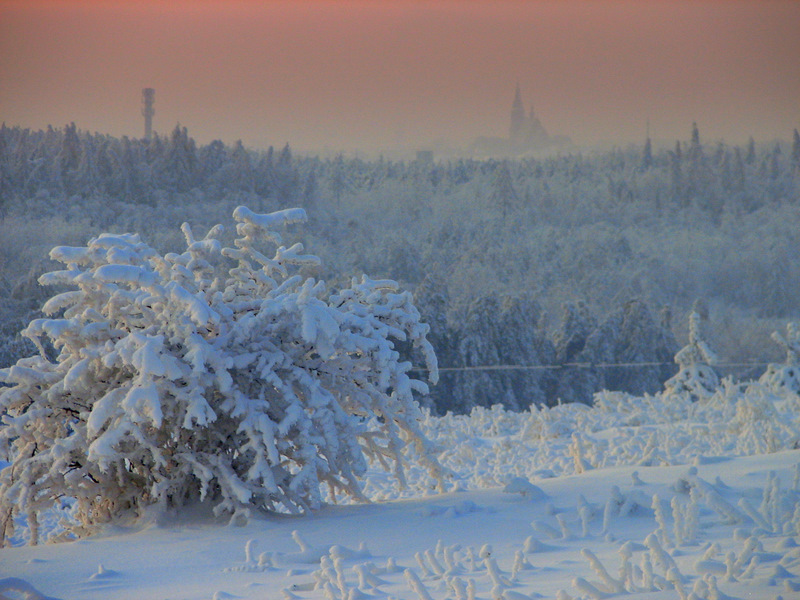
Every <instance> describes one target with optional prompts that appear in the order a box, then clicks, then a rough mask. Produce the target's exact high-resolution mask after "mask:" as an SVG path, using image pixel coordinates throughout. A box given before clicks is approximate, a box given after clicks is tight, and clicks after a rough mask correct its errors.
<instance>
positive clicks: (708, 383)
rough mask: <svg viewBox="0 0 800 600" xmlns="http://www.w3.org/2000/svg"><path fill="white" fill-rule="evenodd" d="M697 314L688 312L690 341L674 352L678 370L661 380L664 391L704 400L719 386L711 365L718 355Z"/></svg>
mask: <svg viewBox="0 0 800 600" xmlns="http://www.w3.org/2000/svg"><path fill="white" fill-rule="evenodd" d="M700 323H701V321H700V315H699V314H698V313H697V312H696V311H692V313H691V314H689V343H688V344H687V345H686V346H684V347H683V348H681V350H680V351H679V352H678V353H677V354H676V355H675V362H676V363H678V367H679V370H678V373H677V374H676V375H675V376H674V377H672V378H671V379H668V380H667V381H665V382H664V389H665V392H666V393H667V394H676V395H677V394H685V395H687V396H688V397H689V398H691V399H692V400H707V399H708V398H710V397H711V396H713V395H714V392H715V391H716V390H717V388H718V387H719V377H718V376H717V374H716V372H715V371H714V369H713V368H712V367H711V365H713V364H714V363H716V362H717V355H716V353H715V352H714V351H713V350H712V349H711V347H710V346H709V345H708V343H707V342H706V340H705V338H704V337H703V334H702V330H701V327H700Z"/></svg>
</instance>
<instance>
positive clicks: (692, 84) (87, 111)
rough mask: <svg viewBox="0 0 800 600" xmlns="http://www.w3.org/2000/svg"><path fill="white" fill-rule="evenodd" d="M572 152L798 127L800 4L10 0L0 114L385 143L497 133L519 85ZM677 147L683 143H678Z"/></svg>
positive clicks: (308, 141)
mask: <svg viewBox="0 0 800 600" xmlns="http://www.w3.org/2000/svg"><path fill="white" fill-rule="evenodd" d="M517 84H519V86H520V89H521V91H522V95H523V100H524V101H525V103H526V105H527V106H528V107H530V106H533V108H534V110H535V112H536V114H537V116H538V117H539V118H540V119H541V121H542V123H543V124H544V126H545V127H546V128H547V130H548V132H549V133H551V134H554V135H565V136H569V137H570V138H572V140H573V141H574V142H575V143H577V144H581V145H593V144H598V143H609V144H615V145H623V144H626V143H629V142H640V141H641V140H643V138H644V135H645V127H646V123H647V122H648V121H649V124H650V131H651V135H652V136H653V137H654V138H656V139H660V140H663V141H665V142H668V141H669V140H673V141H674V140H675V139H687V138H688V137H689V132H690V130H691V123H692V122H693V121H696V122H697V123H698V126H699V127H700V131H701V135H702V136H703V139H704V140H705V141H710V140H714V139H725V140H726V141H729V142H731V143H741V142H743V141H744V140H746V139H747V138H748V137H749V136H751V135H752V136H754V137H755V138H756V139H757V140H770V139H774V138H782V139H789V138H790V136H791V133H792V130H793V129H794V128H798V127H800V2H797V1H781V0H766V1H755V0H752V1H750V0H715V1H710V0H700V1H696V2H691V1H689V0H669V1H668V0H650V1H647V2H642V1H638V2H637V1H633V0H562V1H555V0H552V1H530V2H524V1H521V0H518V1H510V0H495V1H488V0H480V1H479V0H466V1H456V0H440V1H437V2H432V1H424V0H373V1H371V2H368V1H365V0H360V1H357V0H348V1H331V0H329V1H322V0H302V1H294V2H292V1H289V0H273V1H267V2H256V1H252V0H230V1H225V2H223V1H221V0H172V1H170V2H156V1H153V0H142V1H139V2H132V1H123V0H109V1H106V2H101V1H99V0H82V1H77V0H0V120H1V121H4V122H5V123H6V124H7V125H12V126H13V125H20V126H23V127H31V128H35V129H39V128H44V127H46V126H47V125H48V124H51V125H53V126H55V127H63V126H64V125H65V124H67V123H69V122H73V121H74V122H75V123H76V125H77V126H78V127H79V128H80V129H85V130H89V131H100V132H104V133H110V134H113V135H129V136H133V137H140V136H141V135H143V127H144V125H143V117H142V116H141V89H142V88H144V87H153V88H155V89H156V103H155V109H156V115H155V119H154V129H155V130H156V131H157V132H159V133H161V134H164V133H169V131H171V130H172V129H173V128H174V127H175V125H176V124H178V123H180V124H181V125H182V126H185V127H187V128H188V130H189V133H190V134H191V135H192V136H193V137H195V138H196V139H197V140H198V141H200V142H201V143H207V142H209V141H211V140H212V139H221V140H223V141H225V142H227V143H232V142H234V141H236V140H238V139H241V140H242V141H243V142H244V143H245V144H246V145H248V146H251V147H256V148H265V147H267V146H269V145H275V146H280V145H283V144H284V143H285V142H289V143H290V144H291V145H292V147H294V148H297V149H300V150H305V151H317V150H324V149H329V150H334V151H335V150H357V149H362V150H366V151H384V150H391V149H392V148H398V147H399V148H405V149H412V148H415V147H417V148H418V147H425V146H429V145H431V144H433V143H436V142H438V141H444V142H446V143H449V144H451V145H453V146H456V147H463V146H465V145H466V144H468V143H469V141H470V140H471V139H473V138H475V137H477V136H482V135H485V136H505V135H506V134H507V131H508V119H509V110H510V106H511V100H512V98H513V93H514V88H515V86H516V85H517ZM673 143H674V142H673Z"/></svg>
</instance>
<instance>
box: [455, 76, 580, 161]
mask: <svg viewBox="0 0 800 600" xmlns="http://www.w3.org/2000/svg"><path fill="white" fill-rule="evenodd" d="M570 143H571V142H570V140H569V138H566V137H564V136H556V137H551V136H550V135H549V134H548V133H547V130H546V129H545V128H544V125H542V122H541V121H540V120H539V118H538V117H537V116H536V113H535V112H534V110H533V107H531V109H530V111H529V112H528V114H527V115H526V114H525V105H524V104H523V102H522V93H521V92H520V89H519V85H517V87H516V90H515V91H514V101H513V102H512V104H511V118H510V122H509V127H508V137H507V138H501V137H488V136H483V137H480V138H478V139H476V140H475V141H474V142H473V143H472V145H471V147H470V151H471V154H473V155H476V156H489V157H515V156H524V155H533V154H539V153H542V152H545V151H548V150H553V149H557V148H564V147H567V146H569V145H570Z"/></svg>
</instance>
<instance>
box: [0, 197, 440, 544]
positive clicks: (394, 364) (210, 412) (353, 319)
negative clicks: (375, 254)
mask: <svg viewBox="0 0 800 600" xmlns="http://www.w3.org/2000/svg"><path fill="white" fill-rule="evenodd" d="M234 218H235V220H236V221H237V226H236V231H237V238H236V240H235V241H234V244H233V246H232V247H224V246H223V243H222V242H221V241H220V235H221V231H222V227H221V226H216V227H214V228H212V229H211V231H210V232H209V233H208V235H206V236H205V237H204V238H202V239H200V238H196V237H195V236H194V234H193V232H192V230H191V228H190V227H189V226H188V225H187V224H184V225H183V227H182V230H183V233H184V236H185V238H186V243H187V249H186V251H185V252H183V253H182V254H176V253H169V254H166V255H163V256H162V255H160V254H159V253H157V252H156V251H155V250H153V249H152V248H151V247H150V246H149V245H147V244H146V243H144V242H143V241H142V240H141V239H140V237H139V235H136V234H121V235H113V234H103V235H100V236H99V237H97V238H94V239H92V240H91V241H90V242H89V243H88V245H87V246H86V247H63V246H62V247H56V248H54V249H53V250H52V252H51V254H50V256H51V258H52V259H54V260H56V261H59V262H61V263H64V264H65V265H66V268H65V269H63V270H58V271H53V272H50V273H46V274H45V275H43V276H42V277H41V278H40V282H41V283H42V284H44V285H59V286H69V287H74V288H77V289H71V290H70V291H66V292H63V293H60V294H58V295H56V296H54V297H53V298H51V299H50V300H48V301H47V302H46V304H45V306H44V307H43V311H44V313H45V315H49V317H50V318H42V319H36V320H34V321H32V322H31V323H30V324H29V325H28V327H27V328H26V329H25V331H24V335H25V336H27V337H28V338H30V339H31V340H32V341H33V342H34V343H35V344H36V345H37V347H38V348H39V350H40V354H39V355H36V356H33V357H30V358H25V359H21V360H19V361H18V362H17V363H16V364H15V365H14V366H12V367H10V368H8V369H4V370H2V371H0V379H2V380H3V381H5V382H6V383H8V384H10V385H11V387H9V388H6V389H4V390H3V391H2V393H1V394H0V414H3V421H2V422H3V427H2V429H0V445H1V446H5V445H6V444H8V445H9V447H10V460H11V463H12V464H11V466H9V467H8V468H6V469H4V470H3V471H2V472H0V534H2V536H3V537H4V536H6V535H7V534H8V533H9V531H10V529H11V527H12V523H13V518H14V516H15V515H16V514H18V513H22V514H26V515H27V517H28V522H29V523H30V525H31V528H32V531H33V532H34V535H33V542H34V543H35V542H36V540H37V536H36V523H37V514H38V513H39V512H40V511H42V510H44V509H47V508H49V507H51V506H52V505H54V504H55V503H56V502H58V501H59V499H61V498H63V497H71V498H74V499H76V500H77V504H76V506H77V509H76V511H75V522H73V523H71V524H70V530H71V531H72V532H73V533H74V534H76V535H81V534H82V533H85V532H88V531H91V530H92V528H93V527H95V526H96V525H97V524H98V523H101V522H104V521H112V520H113V521H119V520H123V519H127V518H135V517H136V516H138V515H141V514H142V513H143V512H144V510H145V509H146V508H147V507H155V509H156V510H172V509H179V508H181V507H183V506H186V505H189V504H193V503H198V502H200V503H205V504H206V505H208V506H213V507H214V511H215V513H216V514H218V515H230V516H232V517H237V518H238V517H239V516H240V515H243V514H246V513H247V511H248V510H249V509H251V508H255V509H261V510H267V511H289V512H302V511H305V510H308V509H313V508H315V507H318V506H320V504H321V503H322V501H323V496H322V493H321V487H322V486H323V484H326V485H327V486H329V488H330V490H331V492H332V494H333V497H334V498H335V497H336V494H345V495H349V496H351V497H355V498H359V497H360V488H359V482H358V478H359V476H360V475H362V474H363V473H364V472H365V470H366V468H367V465H368V461H372V460H375V461H378V462H379V463H380V464H381V465H382V466H383V467H384V468H387V469H389V468H391V469H393V471H394V474H395V475H396V476H397V477H398V478H399V479H400V480H401V482H402V480H403V469H404V463H406V462H407V461H408V460H409V459H412V458H413V459H414V460H418V461H420V462H422V463H423V464H425V465H426V466H427V467H428V468H429V469H430V470H431V472H432V474H433V475H434V476H435V477H437V478H438V479H439V481H441V470H440V467H439V465H438V463H437V461H436V459H435V457H434V455H433V453H432V452H433V450H432V447H431V445H430V443H429V442H428V441H427V440H426V438H425V437H424V435H423V433H422V432H421V430H420V428H419V426H418V420H419V419H420V416H421V415H420V411H419V405H418V403H417V401H416V399H415V396H416V395H418V394H425V393H427V385H426V384H425V383H424V382H422V381H420V380H417V379H413V378H411V377H410V376H409V371H411V369H412V365H411V364H410V363H409V362H407V361H403V360H402V359H401V356H400V354H399V352H398V351H397V350H396V349H395V343H396V342H406V343H410V344H413V346H415V347H416V348H417V349H419V350H420V351H421V354H422V356H424V358H425V361H426V363H427V364H426V365H425V367H426V369H427V370H428V372H429V373H430V379H431V380H432V381H434V382H435V381H436V379H437V370H436V357H435V355H434V352H433V349H432V347H431V346H430V344H429V343H428V341H427V339H426V334H427V333H428V326H427V325H426V324H424V323H422V322H421V320H420V317H419V313H418V311H417V310H416V308H415V307H414V305H413V303H412V299H411V295H410V293H408V292H401V291H399V290H398V289H397V284H395V283H394V282H392V281H373V280H370V279H368V278H366V277H363V278H362V279H361V280H360V281H358V280H353V282H352V284H351V285H350V287H347V288H345V289H342V290H340V291H338V292H330V291H328V290H327V289H326V285H325V283H324V282H323V281H317V280H315V279H314V278H312V277H311V276H310V273H311V272H312V271H313V270H314V268H315V267H316V266H317V265H318V264H319V259H317V258H316V257H314V256H310V255H304V254H303V247H302V245H301V244H294V245H292V246H290V247H288V248H287V247H285V246H282V245H280V244H281V238H280V235H279V234H278V233H277V232H276V229H278V228H280V227H281V226H283V225H286V224H291V223H295V222H299V221H304V220H305V218H306V215H305V211H303V210H302V209H288V210H284V211H279V212H276V213H272V214H265V215H262V214H256V213H253V212H252V211H250V210H249V209H247V208H245V207H241V206H240V207H238V208H237V209H236V210H235V211H234ZM267 245H273V246H277V249H276V250H274V254H273V255H272V257H271V258H270V256H268V255H267V254H265V253H264V252H265V250H264V247H265V246H267ZM46 342H50V343H52V345H53V346H54V347H55V349H56V352H57V357H56V358H55V359H54V360H49V359H48V356H52V354H48V352H46V351H45V347H44V345H45V343H46Z"/></svg>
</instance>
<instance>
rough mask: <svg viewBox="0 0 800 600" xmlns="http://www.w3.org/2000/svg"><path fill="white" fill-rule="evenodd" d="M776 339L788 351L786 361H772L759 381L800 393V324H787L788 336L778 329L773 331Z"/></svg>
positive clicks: (777, 389) (776, 389) (770, 386)
mask: <svg viewBox="0 0 800 600" xmlns="http://www.w3.org/2000/svg"><path fill="white" fill-rule="evenodd" d="M772 339H773V340H775V342H776V343H777V344H779V345H780V346H781V347H782V348H783V349H784V350H785V351H786V362H784V363H783V364H777V363H771V364H769V365H768V366H767V370H766V372H765V373H764V374H763V375H762V376H761V378H760V379H759V381H760V382H761V383H764V384H766V385H767V386H769V388H770V389H772V390H775V391H784V390H785V391H789V392H791V393H794V394H798V393H800V325H798V323H795V322H791V323H788V324H787V325H786V337H783V336H782V335H781V334H780V333H778V332H777V331H774V332H772Z"/></svg>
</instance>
